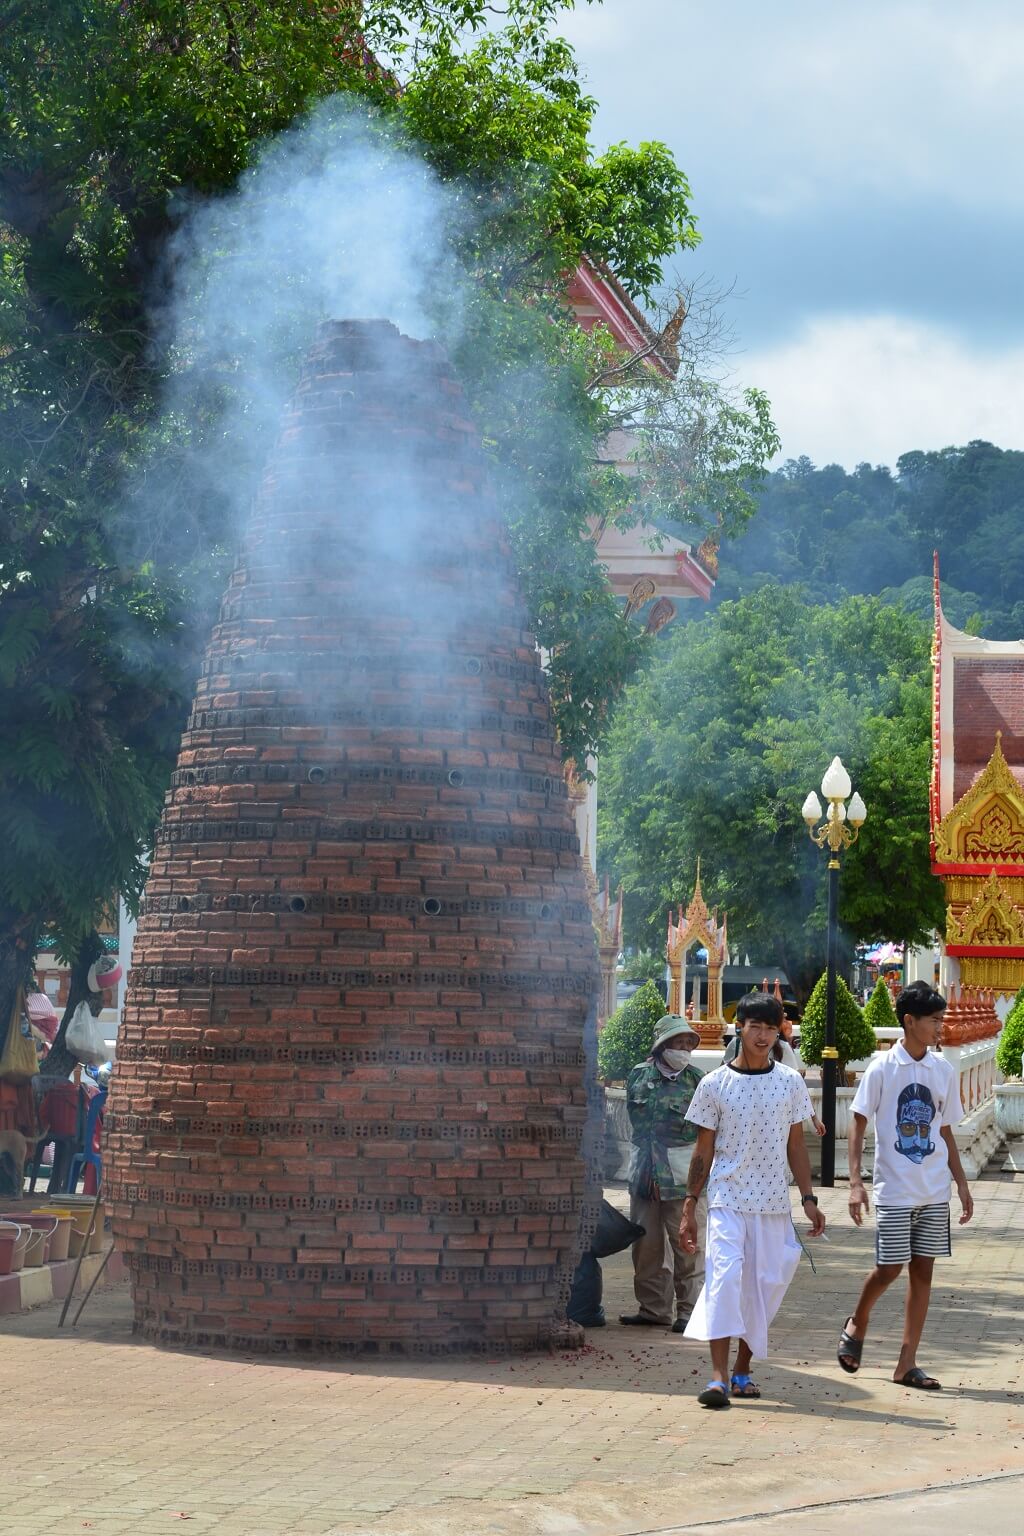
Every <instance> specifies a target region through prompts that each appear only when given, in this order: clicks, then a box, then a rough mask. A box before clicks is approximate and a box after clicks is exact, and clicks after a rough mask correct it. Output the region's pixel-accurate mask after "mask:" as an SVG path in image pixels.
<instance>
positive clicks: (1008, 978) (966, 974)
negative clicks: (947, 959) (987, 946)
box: [960, 955, 1024, 995]
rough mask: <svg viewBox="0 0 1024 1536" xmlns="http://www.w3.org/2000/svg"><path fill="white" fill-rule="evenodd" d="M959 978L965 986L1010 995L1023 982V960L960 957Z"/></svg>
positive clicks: (995, 957) (986, 956) (1004, 957)
mask: <svg viewBox="0 0 1024 1536" xmlns="http://www.w3.org/2000/svg"><path fill="white" fill-rule="evenodd" d="M960 978H961V981H962V982H963V983H964V985H965V986H969V987H989V988H990V989H991V990H992V991H993V992H1001V993H1004V994H1007V993H1009V994H1011V995H1012V994H1014V993H1016V991H1017V989H1018V987H1019V986H1020V984H1021V982H1024V960H1015V959H1012V958H1010V957H1008V956H1005V955H1004V956H998V955H993V956H991V957H989V956H988V955H961V956H960Z"/></svg>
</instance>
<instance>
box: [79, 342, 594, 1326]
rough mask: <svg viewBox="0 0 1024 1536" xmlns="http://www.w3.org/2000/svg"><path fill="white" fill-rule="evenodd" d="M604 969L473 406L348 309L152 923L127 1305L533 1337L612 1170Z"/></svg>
mask: <svg viewBox="0 0 1024 1536" xmlns="http://www.w3.org/2000/svg"><path fill="white" fill-rule="evenodd" d="M594 983H595V954H594V935H593V929H592V926H591V918H590V912H589V908H588V905H587V897H586V887H585V884H584V879H583V873H582V867H581V863H580V857H579V851H578V844H577V840H576V836H575V827H574V824H573V816H572V811H571V808H570V803H569V800H568V798H567V794H566V788H565V782H564V779H563V775H562V763H561V760H560V756H559V750H558V746H557V744H556V741H555V736H554V731H553V729H552V724H551V716H550V710H549V707H548V699H547V693H546V689H545V684H544V678H543V674H542V671H541V665H540V658H539V656H538V653H537V649H536V646H535V643H534V640H533V637H532V635H531V634H530V633H529V631H528V630H527V621H526V614H525V611H524V607H523V602H522V599H521V597H520V595H519V592H518V590H517V588H516V584H515V580H514V577H513V574H512V571H511V567H510V563H509V558H508V551H507V548H506V546H505V543H504V540H503V536H502V532H501V529H500V526H499V521H498V517H497V514H496V510H495V505H494V501H493V498H492V494H491V491H490V489H489V486H488V481H487V475H486V472H485V467H484V462H483V459H482V455H481V450H480V441H479V436H478V434H477V432H476V430H475V428H474V427H473V426H472V424H471V423H470V422H468V421H467V420H466V418H465V415H464V407H463V402H462V398H461V394H460V391H459V388H458V386H457V385H456V384H455V383H454V381H453V379H452V376H451V373H450V370H449V368H448V365H447V363H446V361H445V359H444V357H443V355H442V354H441V353H440V352H439V351H438V350H437V348H435V347H434V346H432V345H430V344H428V343H423V342H414V341H410V340H408V339H407V338H405V337H403V336H401V335H400V334H399V333H398V331H397V330H396V329H395V328H394V327H393V326H391V325H390V324H387V323H385V322H376V321H375V322H358V323H357V322H346V323H332V324H330V325H328V326H325V327H324V328H323V329H322V331H321V333H320V336H319V337H318V341H317V344H316V346H315V347H314V349H313V351H312V353H311V354H310V356H309V358H308V359H307V362H306V365H305V368H304V371H303V375H302V379H301V381H300V384H299V387H298V390H297V392H296V396H295V399H294V401H293V403H292V405H291V406H290V408H289V410H288V412H287V414H286V418H285V423H284V428H283V431H282V434H281V437H280V440H279V442H278V444H277V446H276V448H275V450H274V452H273V454H272V456H271V461H270V464H269V467H268V469H267V472H266V475H265V477H264V481H263V484H262V487H261V490H260V493H259V496H258V497H257V500H256V505H255V507H254V509H253V513H252V516H251V519H250V523H249V526H248V529H247V532H246V536H245V539H244V542H243V547H242V553H241V555H240V557H239V560H238V564H237V567H236V569H235V571H234V574H233V575H232V578H231V581H230V584H229V586H228V590H227V593H226V595H225V597H224V601H223V604H222V608H221V612H220V618H219V622H218V624H217V625H216V627H215V629H214V631H213V636H212V639H211V641H210V644H209V647H208V649H207V652H206V657H205V661H204V664H203V668H202V675H201V677H200V680H199V684H198V687H197V691H196V699H195V704H194V708H193V712H192V715H191V717H190V719H189V721H188V726H187V729H186V731H185V735H184V737H183V738H182V744H181V751H180V754H179V757H178V764H177V769H176V771H175V773H174V775H173V778H172V787H171V789H170V791H169V793H168V795H167V800H166V806H165V810H164V813H163V818H162V821H161V824H160V828H159V832H158V834H157V841H156V851H155V855H154V858H153V862H152V868H151V872H150V877H149V881H148V884H147V886H146V894H145V902H144V907H143V913H142V916H141V919H140V922H139V929H138V935H137V938H136V942H135V949H134V954H133V960H132V970H131V973H130V976H129V984H128V996H127V1001H126V1005H125V1010H124V1018H123V1023H122V1027H121V1034H120V1038H119V1042H118V1060H117V1068H116V1073H115V1080H114V1088H113V1094H112V1102H111V1111H112V1112H111V1114H110V1115H109V1116H108V1120H107V1137H106V1157H107V1163H108V1173H107V1190H108V1197H109V1201H110V1205H111V1210H112V1214H113V1222H114V1232H115V1235H116V1239H117V1242H118V1244H119V1246H120V1247H121V1249H122V1250H123V1251H124V1253H125V1254H126V1256H127V1261H128V1265H129V1269H130V1272H131V1277H132V1285H133V1292H134V1300H135V1313H136V1326H137V1328H138V1329H139V1330H140V1331H141V1332H142V1333H144V1334H146V1335H147V1336H149V1337H151V1338H154V1339H159V1340H164V1341H166V1342H172V1343H173V1342H177V1343H183V1344H202V1345H220V1346H228V1347H235V1348H244V1349H246V1350H251V1349H254V1348H255V1349H261V1348H262V1349H288V1348H328V1349H332V1348H333V1349H340V1350H358V1349H364V1348H372V1349H378V1350H379V1349H397V1348H406V1349H413V1350H416V1351H421V1350H443V1349H451V1348H486V1349H488V1350H493V1349H495V1348H499V1349H500V1348H529V1347H532V1346H535V1345H539V1344H543V1343H544V1342H545V1341H546V1340H547V1339H548V1338H549V1336H550V1335H551V1332H552V1330H553V1328H554V1327H555V1326H556V1323H555V1319H556V1318H557V1316H558V1313H559V1309H560V1304H561V1303H562V1301H563V1300H564V1296H565V1292H566V1289H567V1284H568V1280H569V1276H570V1274H571V1270H572V1267H573V1264H574V1261H575V1257H576V1249H577V1232H578V1227H579V1222H580V1216H581V1212H583V1213H584V1217H585V1218H586V1213H587V1211H588V1210H589V1209H590V1208H591V1207H592V1205H593V1201H594V1198H595V1191H596V1188H597V1172H598V1170H597V1167H596V1162H595V1156H596V1150H597V1149H596V1146H595V1145H593V1144H592V1141H591V1138H592V1135H593V1129H594V1124H593V1108H594V1098H593V1092H592V1089H591V1087H590V1085H591V1083H592V1079H591V1077H590V1075H589V1073H588V1068H587V1065H586V1062H585V1051H584V1040H583V1036H584V1024H585V1019H586V1017H587V1014H588V1005H589V1002H590V998H591V995H592V992H593V988H594ZM588 1093H589V1098H588ZM588 1114H589V1115H590V1116H591V1119H590V1121H589V1123H588Z"/></svg>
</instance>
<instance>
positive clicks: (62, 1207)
mask: <svg viewBox="0 0 1024 1536" xmlns="http://www.w3.org/2000/svg"><path fill="white" fill-rule="evenodd" d="M50 1199H51V1201H52V1203H53V1208H54V1210H58V1211H63V1212H66V1213H67V1214H69V1215H70V1217H71V1221H72V1231H71V1239H70V1244H69V1248H68V1252H69V1254H70V1256H71V1258H73V1259H77V1257H78V1255H79V1254H80V1253H81V1251H82V1245H83V1243H84V1241H85V1234H86V1233H87V1232H88V1230H89V1219H90V1217H91V1216H92V1208H93V1206H94V1205H95V1203H96V1196H95V1195H51V1196H50ZM105 1217H106V1213H105V1211H104V1209H103V1201H102V1200H101V1201H100V1206H99V1210H98V1211H97V1212H96V1225H95V1227H94V1228H93V1233H92V1239H91V1241H90V1243H89V1246H88V1248H87V1249H86V1250H85V1251H86V1253H98V1252H99V1251H100V1248H101V1247H102V1245H103V1223H104V1220H105Z"/></svg>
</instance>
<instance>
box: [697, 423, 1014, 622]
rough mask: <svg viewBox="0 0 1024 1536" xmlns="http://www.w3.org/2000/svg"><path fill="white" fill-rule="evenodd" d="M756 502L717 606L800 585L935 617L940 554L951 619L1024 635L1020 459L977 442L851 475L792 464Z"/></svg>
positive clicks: (724, 564)
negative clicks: (766, 587) (769, 588)
mask: <svg viewBox="0 0 1024 1536" xmlns="http://www.w3.org/2000/svg"><path fill="white" fill-rule="evenodd" d="M757 503H758V513H757V516H756V517H755V518H754V519H752V520H751V521H750V523H749V525H747V526H745V527H744V528H743V529H742V530H741V532H740V534H739V536H738V537H737V538H736V539H735V540H733V541H731V542H730V541H726V542H725V544H724V545H723V548H722V551H721V561H720V569H719V580H718V591H717V594H716V597H717V600H718V601H725V600H727V599H729V598H733V597H738V596H740V595H741V594H742V593H744V592H750V591H752V590H753V589H754V588H756V587H758V586H761V585H763V584H764V583H766V582H772V581H778V582H792V581H796V582H800V583H802V584H803V585H804V587H805V588H806V590H807V591H808V592H809V593H810V594H811V595H813V596H815V597H817V598H820V599H821V600H822V601H824V602H834V601H835V600H836V599H838V598H841V597H843V596H845V595H847V594H848V593H854V592H859V593H865V594H869V593H871V594H876V595H880V596H884V597H885V598H886V599H888V600H889V601H891V602H893V603H895V604H897V605H898V606H900V607H904V608H907V609H908V610H909V611H911V612H913V613H918V614H920V615H921V616H922V617H928V616H930V614H931V610H932V579H931V577H932V551H933V550H936V549H937V550H938V552H939V561H940V569H941V573H942V589H943V606H944V608H945V610H946V612H947V614H948V616H949V618H950V619H951V620H952V621H953V623H955V624H957V625H959V626H960V627H961V628H969V629H970V630H971V631H972V632H976V633H984V634H986V635H989V636H991V637H992V638H993V639H997V640H1007V639H1015V638H1017V637H1018V636H1020V635H1022V634H1024V599H1022V598H1021V591H1022V588H1024V453H1022V452H1019V451H1016V450H1009V449H1003V448H996V447H994V446H993V444H991V443H986V442H971V443H967V444H966V445H964V446H962V447H951V448H943V449H941V450H938V451H935V452H929V453H922V452H920V451H915V452H908V453H904V454H902V455H901V456H900V458H899V459H898V460H897V462H896V468H895V470H891V469H888V468H886V467H885V466H883V465H877V466H876V465H871V464H859V465H858V466H857V468H856V469H855V470H853V471H852V472H851V473H847V472H846V471H845V470H844V469H842V468H841V466H840V465H838V464H827V465H824V466H822V467H821V468H816V467H815V466H814V464H812V463H811V461H810V459H806V458H801V459H791V460H789V462H788V463H786V464H784V465H783V466H782V468H781V469H778V470H776V471H775V472H774V473H773V474H771V475H769V476H768V477H767V478H766V479H765V481H764V482H763V484H762V486H761V487H760V489H759V491H758V493H757Z"/></svg>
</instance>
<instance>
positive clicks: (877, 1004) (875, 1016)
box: [864, 976, 900, 1043]
mask: <svg viewBox="0 0 1024 1536" xmlns="http://www.w3.org/2000/svg"><path fill="white" fill-rule="evenodd" d="M864 1023H865V1024H867V1025H868V1027H869V1028H870V1029H871V1030H872V1031H873V1033H874V1036H875V1041H876V1043H880V1042H879V1038H878V1031H879V1030H880V1029H899V1027H900V1021H899V1019H898V1018H897V1017H896V1009H895V1008H894V1007H893V1005H892V993H891V992H890V991H889V988H888V986H887V985H886V983H885V982H884V981H883V979H882V977H881V976H879V978H878V980H877V981H876V982H875V990H874V991H873V992H872V994H871V996H870V997H869V998H868V1000H867V1002H866V1003H865V1004H864Z"/></svg>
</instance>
